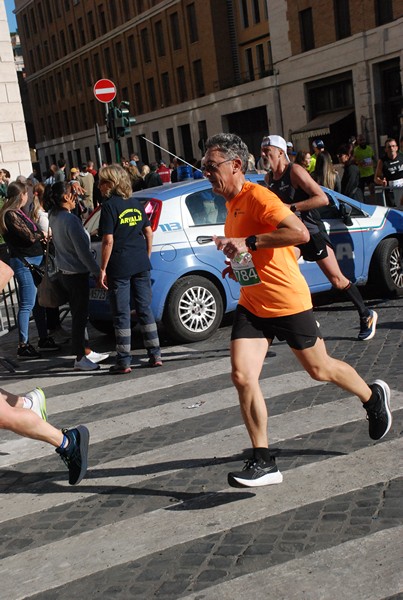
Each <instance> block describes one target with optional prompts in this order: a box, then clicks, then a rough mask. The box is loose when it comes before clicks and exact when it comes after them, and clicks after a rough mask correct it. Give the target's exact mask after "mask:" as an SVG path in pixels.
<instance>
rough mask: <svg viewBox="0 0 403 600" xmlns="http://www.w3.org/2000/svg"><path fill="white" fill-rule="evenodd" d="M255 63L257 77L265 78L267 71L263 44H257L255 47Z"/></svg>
mask: <svg viewBox="0 0 403 600" xmlns="http://www.w3.org/2000/svg"><path fill="white" fill-rule="evenodd" d="M256 63H257V68H258V70H259V77H265V76H266V75H267V70H266V65H265V62H264V50H263V44H258V45H257V46H256Z"/></svg>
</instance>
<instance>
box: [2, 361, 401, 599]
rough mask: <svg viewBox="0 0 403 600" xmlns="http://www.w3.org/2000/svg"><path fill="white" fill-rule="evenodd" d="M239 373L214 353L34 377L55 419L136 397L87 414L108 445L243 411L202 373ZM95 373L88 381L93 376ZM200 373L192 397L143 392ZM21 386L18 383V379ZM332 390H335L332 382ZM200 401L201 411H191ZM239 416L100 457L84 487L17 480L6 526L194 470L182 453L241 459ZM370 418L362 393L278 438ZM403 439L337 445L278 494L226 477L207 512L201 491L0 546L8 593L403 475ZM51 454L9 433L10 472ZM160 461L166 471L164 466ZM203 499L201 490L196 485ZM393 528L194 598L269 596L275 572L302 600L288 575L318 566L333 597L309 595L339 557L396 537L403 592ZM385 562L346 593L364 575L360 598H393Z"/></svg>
mask: <svg viewBox="0 0 403 600" xmlns="http://www.w3.org/2000/svg"><path fill="white" fill-rule="evenodd" d="M228 370H229V359H228V357H226V358H222V359H217V360H215V361H214V362H211V361H209V362H203V361H199V362H198V363H197V364H193V365H191V366H185V367H183V366H181V367H180V368H177V369H175V370H170V371H167V372H163V371H162V370H159V371H157V372H155V373H154V372H153V373H152V374H144V375H143V376H142V377H139V378H138V379H136V380H133V379H124V380H123V379H122V380H120V379H118V380H117V381H116V382H113V383H110V384H108V385H105V386H101V387H97V386H98V385H99V382H98V381H97V379H93V380H92V381H93V382H94V386H93V387H92V388H91V387H90V389H88V390H82V391H80V392H79V393H73V392H71V391H69V387H68V385H67V383H68V381H70V380H69V379H68V377H61V378H59V377H52V376H50V377H43V378H41V377H39V378H38V380H37V382H35V385H40V386H41V387H43V388H44V389H45V392H46V387H47V386H48V387H52V390H56V393H53V397H51V398H48V409H49V415H50V421H52V416H55V415H58V417H59V420H60V419H61V418H62V417H63V413H64V412H66V411H77V412H79V411H80V410H81V409H84V408H85V409H88V408H89V407H93V409H94V410H96V409H97V407H98V406H99V408H100V411H101V414H102V410H103V406H105V405H106V404H107V403H113V402H114V401H117V400H119V401H121V400H122V399H127V409H125V406H126V404H125V403H122V404H121V406H122V407H123V408H122V412H121V414H117V415H116V416H113V417H107V418H104V419H99V418H97V419H94V420H93V421H90V422H88V423H86V424H87V425H88V427H89V429H90V432H91V445H92V446H90V449H91V447H92V448H93V447H94V446H95V445H96V444H99V445H100V447H102V445H103V444H108V443H111V444H113V443H114V442H115V440H117V439H118V438H119V439H125V438H126V437H128V436H131V435H133V434H136V433H138V434H144V433H145V432H146V433H148V434H150V437H151V438H152V432H154V431H155V432H156V433H157V432H158V431H159V430H160V429H161V428H164V427H168V426H175V427H181V426H182V425H184V424H186V423H192V420H193V419H196V420H205V419H211V418H212V417H214V416H215V414H216V413H217V415H218V411H231V410H237V409H238V401H237V395H236V392H235V390H234V388H233V387H232V386H231V384H230V382H229V380H228V382H227V383H224V387H222V389H220V390H219V391H217V392H211V393H202V394H199V393H198V387H197V381H199V380H200V381H201V380H203V381H205V380H206V379H208V378H213V377H220V376H223V375H225V374H226V373H228ZM84 379H86V381H87V382H88V379H87V378H83V380H84ZM192 381H193V382H195V385H194V393H192V394H190V393H189V392H187V395H186V397H183V398H181V399H180V400H173V401H172V402H164V403H161V404H159V403H158V402H156V403H155V404H154V405H152V406H148V407H144V408H140V407H141V402H140V401H141V397H142V395H143V394H145V393H147V394H149V393H150V392H151V393H152V392H155V393H156V394H157V393H158V392H160V393H161V391H163V390H166V389H169V388H173V387H175V386H179V387H180V386H182V385H188V384H189V382H192ZM86 385H87V384H86ZM323 385H324V384H323V383H319V382H316V381H314V380H312V379H310V378H309V376H308V375H307V374H306V373H305V372H303V371H297V372H294V373H287V374H284V375H278V376H275V377H270V378H265V379H262V382H261V386H262V390H263V393H264V395H265V397H270V398H273V399H274V398H276V397H281V396H282V395H285V394H291V393H294V392H300V391H303V390H306V392H307V394H309V393H311V392H313V391H314V390H320V389H321V387H323ZM13 386H14V387H15V388H16V386H17V384H13ZM9 388H10V386H8V389H9ZM204 389H206V388H205V387H204ZM328 389H329V390H331V389H332V388H331V387H330V386H329V388H328ZM15 391H17V390H16V389H15ZM19 391H20V390H19ZM330 393H331V392H330ZM392 398H393V401H392V409H393V410H394V411H399V410H401V409H402V408H403V393H401V392H398V391H397V390H392ZM192 406H193V407H194V409H193V408H190V407H192ZM133 408H136V409H137V410H136V409H135V410H133ZM94 415H95V412H94ZM97 417H99V415H97ZM238 423H239V424H238V425H236V426H231V427H226V426H223V427H220V428H215V429H212V430H211V431H210V432H208V433H205V431H204V430H203V431H201V432H200V434H199V433H196V434H194V435H193V436H192V437H188V438H186V439H182V440H179V441H177V440H175V439H174V437H173V439H172V440H171V443H170V444H169V445H164V446H161V447H159V446H156V447H155V448H152V449H149V450H145V451H141V452H137V453H136V454H134V455H130V456H124V457H119V458H116V459H112V460H109V461H107V462H102V463H99V464H98V465H97V466H93V467H91V466H90V469H89V473H88V477H87V478H86V479H85V480H84V481H83V482H82V484H81V485H80V486H78V487H77V488H72V487H70V486H69V485H68V483H67V482H66V477H65V473H63V475H64V478H63V479H62V478H61V477H60V474H59V473H58V474H57V475H53V474H52V475H51V476H50V478H48V479H46V482H45V483H46V486H47V490H46V493H43V488H44V485H45V484H44V482H43V481H41V480H40V478H39V477H36V478H35V480H34V481H33V482H32V483H29V484H28V485H26V487H25V488H21V487H20V486H19V487H18V489H16V490H15V491H13V489H10V490H8V492H7V493H0V506H1V510H0V524H1V525H0V534H1V527H8V526H9V525H10V524H11V523H12V524H13V528H15V529H14V530H15V531H16V535H17V534H18V524H19V520H20V519H28V518H29V517H31V518H35V515H38V516H40V515H44V514H46V513H47V511H51V510H52V509H55V507H59V509H60V510H62V509H63V507H70V506H72V505H77V506H78V505H80V509H79V510H80V511H83V510H84V506H85V505H84V504H83V502H84V501H88V500H89V499H91V498H96V497H97V496H98V495H99V494H100V493H103V494H105V493H107V490H108V489H110V490H112V488H113V487H114V486H118V487H120V488H123V487H129V486H131V487H132V488H135V486H138V485H141V484H144V483H147V487H148V488H150V487H152V485H153V483H154V481H155V480H156V479H158V478H173V477H174V476H175V474H180V473H181V472H182V470H183V469H184V467H183V464H182V461H181V460H180V459H182V458H183V457H185V458H186V463H187V464H186V467H185V468H186V469H190V471H191V467H192V463H193V464H194V469H198V468H201V467H200V461H204V462H205V463H209V461H213V460H214V458H215V457H219V458H225V457H228V458H230V457H231V456H233V455H237V454H239V453H241V452H242V450H243V449H244V448H247V447H248V446H249V438H248V436H247V433H246V430H245V428H244V426H243V425H242V424H241V418H240V417H239V421H238ZM360 423H361V424H362V428H363V429H364V430H365V431H366V430H367V424H366V423H365V413H364V411H363V409H362V407H361V406H360V402H359V401H357V399H356V398H352V397H348V396H347V397H345V398H342V399H339V400H338V399H334V400H330V401H327V402H325V403H324V404H320V403H316V404H314V405H312V406H309V405H308V406H306V407H304V408H298V409H294V410H289V411H288V412H282V413H280V414H276V415H273V416H271V417H270V420H269V435H270V442H271V444H272V445H273V444H278V443H280V442H287V441H288V442H290V441H291V440H298V438H303V437H304V436H309V435H315V434H316V433H319V432H324V431H326V430H331V429H335V428H337V427H342V426H345V425H348V424H349V425H355V424H360ZM402 446H403V440H402V439H401V438H400V439H399V438H398V439H394V438H393V437H390V438H385V440H384V441H382V443H380V444H371V443H370V444H368V445H366V446H365V447H359V448H357V449H354V450H353V451H350V452H348V451H346V452H344V453H341V452H335V455H333V456H332V455H331V454H330V455H329V456H327V457H326V459H325V460H321V461H314V462H312V463H309V464H303V465H302V466H297V467H295V468H293V469H290V470H288V471H285V472H283V475H284V482H283V484H282V485H278V486H272V487H271V488H270V491H268V489H267V488H261V489H259V488H253V489H248V490H245V489H244V490H235V491H234V490H233V489H232V488H228V487H227V483H226V481H225V479H223V480H222V481H220V482H219V486H220V488H219V489H218V490H217V491H210V492H209V490H208V489H207V490H206V491H205V492H204V493H203V494H204V495H203V498H204V499H205V500H206V499H208V498H210V499H211V500H212V505H211V506H210V507H209V508H208V510H206V509H205V508H204V507H200V506H199V505H198V504H197V501H196V500H194V502H196V504H195V506H194V507H192V502H193V500H192V499H189V500H184V501H183V502H182V503H179V504H178V503H177V504H173V505H172V504H168V503H166V502H164V500H163V499H162V500H161V505H160V507H159V508H156V509H154V510H150V511H140V513H139V514H136V516H132V517H131V516H129V517H127V518H126V516H125V515H122V517H121V518H120V519H119V520H116V521H113V522H111V523H107V524H104V525H102V524H101V525H99V524H98V526H94V527H93V528H92V529H90V530H85V531H83V532H78V533H75V535H73V536H69V537H68V538H66V537H65V536H62V537H60V538H57V537H56V538H55V541H46V543H41V544H39V546H35V544H34V547H33V548H32V549H31V548H30V549H27V550H21V551H16V552H15V553H13V554H10V553H7V552H6V554H3V553H1V555H2V556H4V558H1V559H0V582H1V583H0V587H1V593H0V597H4V598H5V599H7V600H14V599H15V600H17V599H20V598H21V599H22V598H29V597H30V596H33V595H34V594H40V593H42V592H46V591H47V590H55V589H56V588H57V587H59V586H64V585H67V584H70V583H72V582H76V581H78V580H79V579H80V578H84V577H89V576H95V575H96V574H99V573H102V572H103V571H105V569H113V568H115V567H120V566H123V565H125V564H126V563H128V562H130V561H137V560H140V559H142V558H145V557H147V556H149V555H152V554H154V553H161V552H164V551H167V550H169V549H170V548H171V547H173V546H176V545H180V544H186V543H189V542H192V541H193V540H201V539H203V538H204V537H205V536H206V535H212V534H216V533H220V532H225V531H227V530H229V529H233V528H237V527H240V526H242V525H244V524H246V523H254V522H259V521H261V520H263V519H266V518H269V517H274V516H276V515H281V514H283V513H285V512H286V511H292V510H295V509H298V508H300V507H307V506H310V505H312V504H313V503H317V502H320V501H325V500H329V499H332V498H336V497H339V496H341V495H343V494H350V493H353V492H354V491H356V490H361V489H362V488H364V487H369V486H376V485H379V484H382V483H384V482H386V481H395V480H397V479H398V478H399V477H401V475H402V468H401V467H402V466H403V462H402V456H403V453H402V450H403V448H402ZM111 447H112V446H111ZM49 450H50V451H49ZM51 454H52V449H49V446H48V445H46V444H42V443H38V442H34V441H32V440H24V439H21V438H17V437H15V438H12V439H11V438H10V437H7V439H4V440H3V441H1V437H0V474H1V473H2V472H5V470H7V469H9V470H10V472H12V471H13V470H15V471H19V470H21V471H24V469H25V468H26V466H27V465H28V467H29V468H30V469H29V472H32V471H34V473H35V474H37V473H40V470H41V461H42V460H44V461H46V464H49V455H51ZM337 454H339V455H337ZM399 457H400V458H399ZM52 459H54V461H55V464H56V468H57V471H62V468H63V467H62V465H61V463H60V462H57V461H58V458H57V457H56V456H55V455H54V456H52ZM90 463H91V460H90ZM156 465H158V469H157V468H155V467H156ZM231 465H232V463H231ZM226 470H230V469H226ZM0 483H1V478H0ZM171 485H172V484H171ZM228 494H238V497H237V499H236V504H235V505H234V506H235V508H236V509H235V510H229V506H231V505H228V503H227V502H226V501H225V499H226V498H227V496H228ZM194 496H195V497H196V494H195V495H194ZM268 498H269V500H270V501H268ZM221 499H222V500H221ZM182 508H183V509H182ZM187 508H188V509H187ZM88 510H91V509H88ZM388 531H389V530H387V529H386V530H383V531H380V532H377V533H373V534H371V535H368V536H367V537H365V536H364V537H363V538H360V539H359V540H352V541H349V542H346V543H344V544H341V545H340V546H337V545H336V546H334V547H331V548H327V549H324V550H320V551H317V552H313V553H309V554H308V555H307V556H305V557H303V558H299V559H294V560H291V561H287V562H285V564H284V565H283V564H280V565H274V566H270V567H268V568H267V569H264V570H263V571H259V573H257V574H256V573H254V574H253V576H252V575H251V576H243V577H239V578H238V579H237V595H234V589H233V587H232V588H231V581H229V582H217V584H216V585H213V584H211V586H210V587H208V588H207V589H205V590H203V592H202V594H201V593H199V595H198V593H192V594H189V595H188V596H186V597H187V598H189V600H190V599H192V600H193V599H194V600H196V598H198V597H200V598H203V599H206V600H207V599H211V600H213V599H214V600H215V598H220V599H223V600H225V599H226V598H228V599H229V598H243V597H251V598H252V597H253V598H262V599H263V598H267V597H268V596H267V594H266V595H263V591H262V594H261V595H259V593H258V592H257V590H258V589H262V590H263V589H264V588H266V589H267V586H268V582H269V581H273V577H274V579H275V581H276V586H277V587H273V588H272V593H273V594H274V595H273V596H271V597H273V598H276V600H281V599H282V598H284V600H285V599H286V598H287V599H290V600H292V599H293V598H294V597H295V598H296V597H297V596H292V595H290V593H288V595H287V581H289V578H290V577H292V576H293V574H295V577H296V578H297V579H298V581H300V582H301V586H302V585H303V583H304V581H305V580H306V579H307V578H308V573H309V577H311V582H312V581H315V582H316V583H315V586H316V588H317V589H318V590H321V592H322V595H320V594H319V591H318V595H317V596H314V595H309V597H310V598H327V597H331V591H332V581H333V580H332V579H331V578H330V579H326V570H327V566H328V565H329V564H332V565H335V568H336V569H338V571H337V572H338V573H339V574H343V573H344V572H345V571H348V566H349V564H351V560H352V558H353V557H355V556H356V554H357V552H358V553H360V554H361V555H363V556H365V552H368V554H369V555H371V558H372V557H373V553H374V551H375V548H379V547H383V548H386V547H388V546H389V547H390V549H391V550H392V554H393V561H392V563H391V565H390V571H391V576H390V577H389V578H388V583H387V586H386V588H383V590H382V593H384V595H385V596H386V595H392V594H396V593H397V592H399V591H403V582H402V579H401V578H400V579H399V578H398V577H397V576H396V571H397V565H398V564H399V562H398V561H399V560H400V563H401V560H402V558H403V557H402V552H401V548H402V545H401V543H400V547H399V541H400V542H401V535H402V532H403V531H402V528H399V527H395V528H392V529H391V530H390V536H389V537H388ZM133 536H134V538H135V543H133ZM17 537H18V535H17ZM0 538H1V535H0ZM49 539H51V538H49ZM360 544H362V545H360ZM365 549H367V550H365ZM0 551H1V539H0ZM376 560H377V559H376V557H375V558H372V560H369V561H368V562H366V561H365V559H363V560H362V569H361V568H360V569H359V574H358V573H357V574H356V575H352V574H351V573H350V574H349V577H348V578H347V579H346V593H345V594H343V596H344V600H350V598H351V600H352V598H354V595H353V591H354V589H355V590H356V588H357V582H358V579H359V578H362V579H364V580H365V585H364V586H363V587H362V590H363V595H361V596H356V597H355V598H357V597H362V598H364V597H365V598H366V599H367V598H368V599H372V598H373V599H374V600H378V599H380V598H381V597H383V596H381V588H380V586H379V585H376V584H377V581H376V579H377V575H376V565H377V562H376ZM364 563H365V564H364ZM27 565H29V568H27ZM378 579H379V578H378ZM257 581H258V583H257ZM301 586H300V589H301ZM333 586H334V583H333ZM310 587H311V583H310ZM309 589H310V588H309ZM327 590H329V594H330V595H328V593H327ZM350 590H351V593H350ZM364 590H365V593H364ZM56 593H57V592H55V594H56ZM200 594H201V595H200ZM349 594H350V595H349ZM83 597H85V594H83ZM161 597H163V596H161ZM183 597H185V596H183ZM300 597H301V596H300Z"/></svg>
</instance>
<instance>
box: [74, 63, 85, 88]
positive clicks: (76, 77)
mask: <svg viewBox="0 0 403 600" xmlns="http://www.w3.org/2000/svg"><path fill="white" fill-rule="evenodd" d="M74 80H75V81H74V85H75V86H76V88H77V89H78V90H82V89H83V82H82V81H81V72H80V64H79V63H74Z"/></svg>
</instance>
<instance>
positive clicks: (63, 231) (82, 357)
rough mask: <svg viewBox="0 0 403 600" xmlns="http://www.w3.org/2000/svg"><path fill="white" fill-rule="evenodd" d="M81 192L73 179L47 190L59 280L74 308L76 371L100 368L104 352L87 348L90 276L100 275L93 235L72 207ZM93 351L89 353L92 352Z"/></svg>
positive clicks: (72, 308) (46, 200) (72, 309)
mask: <svg viewBox="0 0 403 600" xmlns="http://www.w3.org/2000/svg"><path fill="white" fill-rule="evenodd" d="M76 200H77V196H76V194H75V192H74V189H73V188H72V186H71V185H70V183H66V182H58V183H55V184H53V185H52V186H51V187H47V188H46V190H45V204H47V207H48V210H49V225H50V227H51V229H52V234H53V243H54V246H55V253H56V263H57V266H58V268H59V283H60V285H61V286H62V287H63V288H64V289H65V290H66V292H67V295H68V302H69V305H70V310H71V347H72V351H73V353H74V354H76V359H75V361H74V370H75V371H96V370H98V369H99V368H100V365H99V364H98V362H99V361H100V360H104V358H100V356H101V355H99V354H97V353H96V356H95V354H93V358H95V357H96V358H97V360H96V361H95V360H93V359H91V354H90V353H91V350H89V349H87V351H86V348H87V344H86V340H85V331H86V326H87V320H88V302H89V276H90V274H92V275H94V276H95V277H96V278H98V275H99V266H98V264H97V262H96V260H95V258H94V256H93V254H92V252H91V246H90V236H89V234H88V233H87V231H86V230H85V229H84V227H83V225H82V222H81V220H80V219H79V218H78V217H77V216H76V215H75V214H73V213H72V212H71V211H72V210H73V209H74V208H75V205H76ZM88 350H89V351H88ZM88 355H89V356H88Z"/></svg>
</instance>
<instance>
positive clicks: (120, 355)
mask: <svg viewBox="0 0 403 600" xmlns="http://www.w3.org/2000/svg"><path fill="white" fill-rule="evenodd" d="M99 184H100V189H101V192H102V195H103V196H104V197H106V198H108V200H106V201H104V202H103V204H102V209H101V218H100V223H99V231H100V235H101V236H102V257H101V271H100V275H99V285H100V286H101V287H103V288H104V289H108V290H109V299H110V303H111V308H112V313H113V324H114V327H115V337H116V364H115V365H113V366H112V367H111V368H110V369H109V370H110V372H111V373H114V374H126V373H130V371H131V368H130V363H131V355H130V350H131V318H130V312H131V299H133V302H134V308H135V309H136V316H137V320H138V323H139V325H140V331H141V334H142V336H143V342H144V346H145V348H146V350H147V354H148V359H149V360H148V364H149V366H150V367H159V366H161V365H162V360H161V349H160V343H159V338H158V332H157V325H156V323H155V319H154V315H153V313H152V311H151V278H150V269H151V264H150V256H151V250H152V238H153V233H152V229H151V226H150V222H149V220H148V218H147V215H146V214H145V211H144V208H143V206H142V204H140V202H139V201H138V200H137V198H135V197H134V196H132V195H131V184H130V179H129V176H128V174H127V172H126V171H125V170H124V169H122V168H121V167H120V166H119V165H111V166H109V167H103V168H102V169H101V170H100V172H99Z"/></svg>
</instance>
